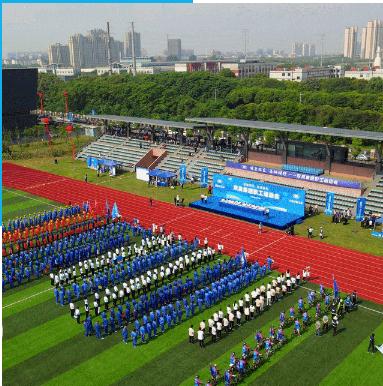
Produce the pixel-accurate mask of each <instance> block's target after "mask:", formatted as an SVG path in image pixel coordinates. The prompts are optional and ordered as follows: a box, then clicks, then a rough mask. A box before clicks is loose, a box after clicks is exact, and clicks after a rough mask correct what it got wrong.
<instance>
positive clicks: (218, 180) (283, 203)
mask: <svg viewBox="0 0 383 386" xmlns="http://www.w3.org/2000/svg"><path fill="white" fill-rule="evenodd" d="M213 194H214V196H216V197H221V198H227V199H231V200H236V201H242V202H247V203H250V204H254V205H257V206H264V207H268V208H270V209H271V210H276V211H279V212H288V213H291V214H296V215H298V216H302V217H303V216H304V214H305V191H304V190H302V189H294V188H288V187H285V186H280V185H273V184H268V183H266V182H260V181H254V180H247V179H244V178H239V177H231V176H226V175H222V174H215V175H214V176H213Z"/></svg>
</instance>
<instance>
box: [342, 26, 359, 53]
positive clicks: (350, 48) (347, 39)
mask: <svg viewBox="0 0 383 386" xmlns="http://www.w3.org/2000/svg"><path fill="white" fill-rule="evenodd" d="M357 37H358V27H347V28H345V30H344V44H343V56H344V57H345V58H355V57H356V53H357V47H358V41H357Z"/></svg>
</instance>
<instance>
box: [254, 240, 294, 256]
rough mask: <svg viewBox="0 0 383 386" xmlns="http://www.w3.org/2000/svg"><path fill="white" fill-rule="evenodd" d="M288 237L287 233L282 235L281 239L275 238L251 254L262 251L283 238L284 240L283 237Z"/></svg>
mask: <svg viewBox="0 0 383 386" xmlns="http://www.w3.org/2000/svg"><path fill="white" fill-rule="evenodd" d="M287 237H288V236H287V235H284V236H282V237H280V238H279V239H277V240H274V241H272V242H271V243H269V244H267V245H264V246H263V247H261V248H258V249H256V250H255V251H254V252H251V253H250V254H249V256H251V255H254V253H257V252H259V251H262V249H265V248H267V247H269V246H270V245H273V244H275V243H278V242H279V241H281V240H283V239H285V238H287Z"/></svg>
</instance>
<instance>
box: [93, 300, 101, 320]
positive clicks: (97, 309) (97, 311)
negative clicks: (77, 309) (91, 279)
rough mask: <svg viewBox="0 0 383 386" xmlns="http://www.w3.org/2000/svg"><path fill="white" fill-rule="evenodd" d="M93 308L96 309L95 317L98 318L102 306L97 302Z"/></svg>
mask: <svg viewBox="0 0 383 386" xmlns="http://www.w3.org/2000/svg"><path fill="white" fill-rule="evenodd" d="M93 307H94V315H95V316H96V317H97V316H98V315H99V314H100V306H99V305H98V303H97V301H96V300H95V301H94V302H93Z"/></svg>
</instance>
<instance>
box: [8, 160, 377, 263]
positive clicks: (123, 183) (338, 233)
mask: <svg viewBox="0 0 383 386" xmlns="http://www.w3.org/2000/svg"><path fill="white" fill-rule="evenodd" d="M58 160H59V163H58V165H56V164H54V162H53V159H43V158H34V159H31V160H28V161H24V160H20V161H15V163H17V164H19V165H23V166H27V167H32V168H35V169H39V170H44V171H47V172H50V173H54V174H58V175H63V176H67V177H72V178H75V179H80V180H83V179H84V177H85V174H87V175H88V181H89V182H92V183H95V184H102V185H106V186H108V187H112V188H115V189H118V190H122V191H126V192H130V193H135V194H139V195H141V196H145V197H152V198H153V199H156V200H160V201H165V202H171V203H172V202H173V199H174V196H175V195H176V194H177V193H178V194H179V195H180V196H181V197H183V198H185V203H186V204H188V203H190V202H191V201H195V200H198V199H199V198H200V195H201V193H202V192H203V193H206V189H201V188H200V187H199V185H198V184H195V185H190V184H188V185H186V186H185V187H184V189H181V188H180V187H178V188H176V189H169V188H156V187H153V186H148V185H147V184H146V183H145V182H143V181H139V180H137V179H136V176H135V174H134V173H124V174H122V175H121V176H118V177H114V178H113V177H109V176H107V175H104V176H100V177H97V173H96V172H95V171H94V170H91V169H88V168H87V166H86V163H85V162H82V161H73V160H72V159H71V158H69V157H62V158H59V159H58ZM310 225H311V226H312V227H313V228H314V236H315V238H316V239H319V237H318V234H319V227H320V226H323V228H324V232H325V239H324V240H323V242H326V243H329V244H334V245H338V246H341V247H346V248H350V249H356V250H359V251H363V252H365V253H370V254H374V255H377V256H383V246H382V240H380V239H378V238H376V237H373V236H371V231H370V230H368V229H363V228H361V227H360V223H357V222H355V221H354V220H351V221H350V223H349V224H348V225H345V226H344V225H342V224H332V223H331V217H330V216H325V215H324V214H320V215H318V216H313V217H311V218H307V219H306V220H305V221H304V223H303V224H300V225H297V226H296V232H297V233H298V234H300V235H306V229H307V228H308V227H309V226H310Z"/></svg>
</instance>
